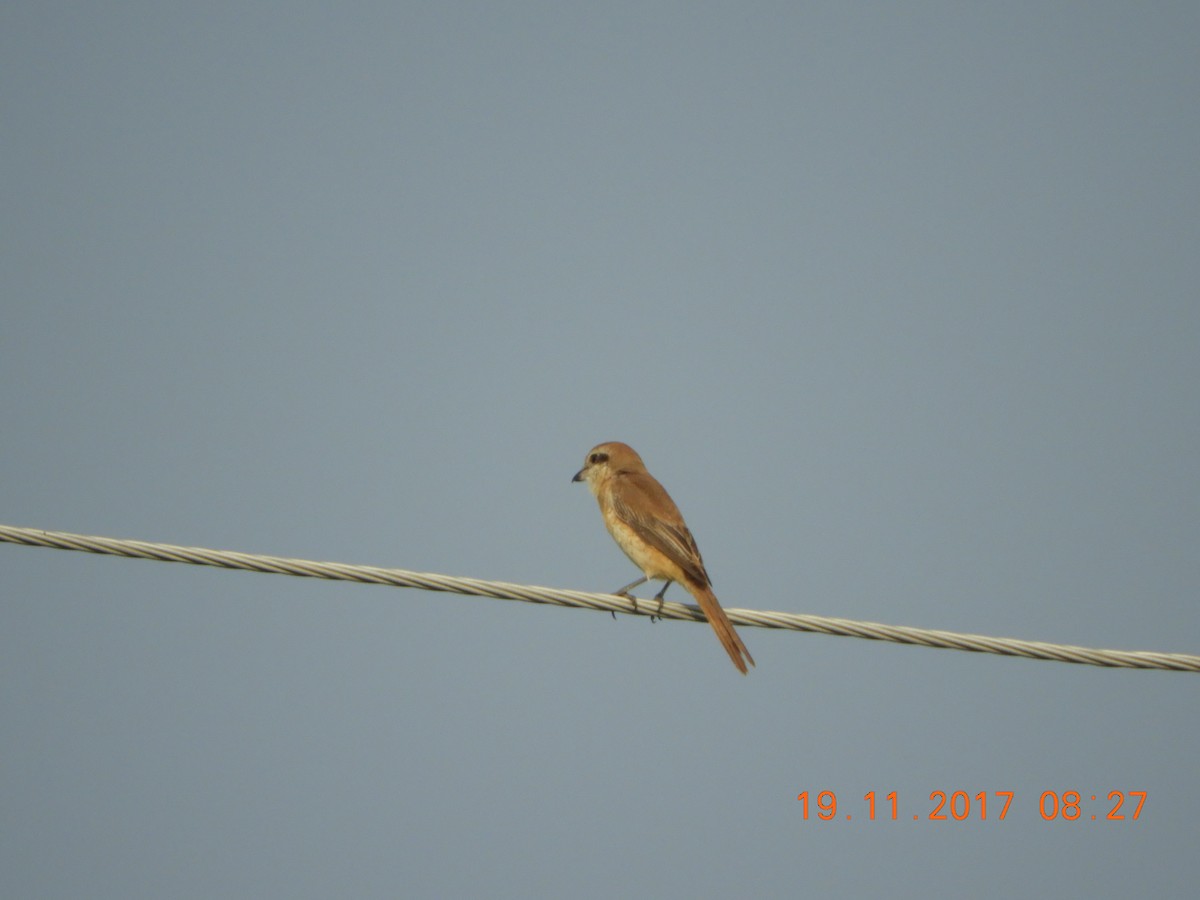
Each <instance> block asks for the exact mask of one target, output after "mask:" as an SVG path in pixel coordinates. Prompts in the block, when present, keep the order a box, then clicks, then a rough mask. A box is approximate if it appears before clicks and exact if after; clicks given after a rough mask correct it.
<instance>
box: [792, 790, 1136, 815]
mask: <svg viewBox="0 0 1200 900" xmlns="http://www.w3.org/2000/svg"><path fill="white" fill-rule="evenodd" d="M796 799H797V800H798V801H799V802H800V810H801V815H802V816H803V817H804V820H805V821H806V822H807V821H808V820H809V819H816V820H818V821H823V822H830V821H834V820H836V819H843V820H846V821H852V820H855V819H857V820H859V821H862V820H866V821H868V822H874V821H875V820H876V819H880V820H885V821H893V822H895V821H898V820H901V819H911V820H912V821H914V822H919V821H929V822H963V821H968V820H976V821H981V822H986V821H989V820H991V821H999V822H1003V821H1004V820H1005V819H1006V818H1008V817H1009V816H1010V815H1011V814H1014V813H1016V814H1020V815H1021V817H1022V818H1029V817H1032V815H1031V814H1032V813H1033V812H1034V811H1036V813H1037V814H1038V815H1039V816H1040V817H1041V818H1042V819H1043V820H1045V821H1047V822H1055V821H1059V820H1062V821H1067V822H1074V821H1088V822H1136V821H1137V820H1138V819H1139V818H1140V817H1141V815H1142V806H1143V805H1144V804H1145V802H1146V792H1145V791H1108V792H1107V793H1104V792H1098V793H1095V794H1093V793H1089V792H1083V791H1042V793H1041V795H1040V796H1039V797H1038V798H1037V801H1036V805H1034V803H1033V799H1032V795H1031V796H1030V797H1028V798H1025V797H1020V798H1018V797H1017V793H1016V792H1015V791H991V792H988V791H978V792H976V793H972V792H970V791H932V792H931V793H930V794H929V800H928V801H925V800H920V801H917V802H916V803H915V804H914V803H910V802H906V801H905V800H903V799H901V797H900V795H899V792H897V791H891V792H890V793H887V794H877V793H876V792H875V791H867V793H866V794H865V795H863V797H862V798H861V799H860V798H859V797H857V796H855V797H853V798H849V797H839V796H838V794H837V792H836V791H819V792H817V793H810V792H809V791H802V792H801V793H800V794H799V795H797V797H796ZM1027 814H1028V815H1027Z"/></svg>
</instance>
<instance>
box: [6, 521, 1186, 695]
mask: <svg viewBox="0 0 1200 900" xmlns="http://www.w3.org/2000/svg"><path fill="white" fill-rule="evenodd" d="M0 541H7V542H8V543H12V544H21V545H24V546H28V547H51V548H54V549H58V550H82V551H84V552H87V553H100V554H106V555H109V556H125V557H131V558H134V559H156V560H159V561H161V562H181V563H191V564H192V565H196V566H217V567H218V568H223V569H245V570H247V571H250V572H265V573H271V574H276V575H299V576H303V577H308V578H324V579H328V580H332V581H357V582H362V583H364V584H387V585H392V586H394V587H412V588H422V589H424V590H428V591H449V592H451V593H456V594H470V595H473V596H477V597H494V598H496V599H499V600H524V601H526V602H528V603H550V604H553V605H556V606H571V607H579V608H582V609H595V610H601V611H604V612H621V613H628V614H631V615H643V616H648V615H656V616H660V617H661V618H664V619H683V620H690V621H693V622H704V621H706V620H705V618H704V614H703V613H702V612H700V609H699V608H698V607H695V606H691V605H684V604H682V603H675V602H672V601H667V602H665V603H664V604H663V605H662V609H661V611H660V609H659V604H658V603H657V602H656V601H645V600H643V601H641V602H638V601H636V600H628V599H626V598H624V597H617V596H616V595H614V594H592V593H587V592H584V591H567V590H560V589H558V588H548V587H537V586H534V585H527V584H509V583H507V582H503V581H483V580H480V579H477V578H458V577H454V576H451V575H437V574H433V573H429V572H409V571H407V570H405V569H384V568H379V567H377V566H356V565H349V564H347V563H331V562H314V561H313V560H308V559H290V558H287V557H282V556H260V555H258V554H252V553H236V552H234V551H230V550H209V549H206V548H204V547H179V546H175V545H173V544H153V543H149V542H146V541H129V540H121V539H119V538H106V537H94V536H91V535H85V534H71V533H70V532H65V531H42V530H40V529H35V528H18V527H16V526H13V525H0ZM725 611H726V613H728V615H729V618H730V621H732V622H733V623H734V624H737V625H751V626H756V627H759V628H783V629H789V630H792V631H811V632H817V633H820V634H831V635H838V636H841V637H858V638H866V639H868V640H874V641H893V642H895V643H899V644H919V645H920V646H923V647H935V648H939V649H943V650H969V651H972V652H975V653H996V654H999V655H1001V656H1023V657H1026V658H1028V659H1048V660H1058V661H1059V662H1068V663H1080V664H1083V665H1090V666H1107V667H1115V668H1126V669H1167V670H1171V671H1175V672H1200V656H1192V655H1189V654H1185V653H1157V652H1153V651H1148V650H1097V649H1093V648H1090V647H1075V646H1071V645H1069V644H1048V643H1045V642H1043V641H1022V640H1017V639H1016V638H1000V637H988V636H987V635H981V634H959V633H956V632H952V631H933V630H930V629H926V628H913V627H910V626H907V625H884V624H881V623H879V622H859V621H855V620H852V619H835V618H830V617H828V616H812V615H800V614H796V613H784V612H766V611H758V610H750V609H726V610H725Z"/></svg>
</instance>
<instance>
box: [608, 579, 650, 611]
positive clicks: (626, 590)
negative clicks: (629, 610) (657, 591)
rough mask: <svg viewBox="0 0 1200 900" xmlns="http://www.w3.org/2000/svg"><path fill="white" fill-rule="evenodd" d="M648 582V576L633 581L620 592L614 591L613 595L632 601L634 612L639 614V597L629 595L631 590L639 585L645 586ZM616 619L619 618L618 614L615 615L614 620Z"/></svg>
mask: <svg viewBox="0 0 1200 900" xmlns="http://www.w3.org/2000/svg"><path fill="white" fill-rule="evenodd" d="M646 581H647V579H646V576H645V575H643V576H642V577H641V578H639V579H638V580H637V581H631V582H629V584H627V585H625V587H623V588H621V589H620V590H618V591H613V593H614V594H616V595H617V596H618V597H624V598H625V599H626V600H632V601H633V611H634V612H637V597H635V596H633V594H631V593H629V591H630V590H631V589H633V588H635V587H637V586H638V585H639V584H645V583H646ZM616 617H617V616H616V613H613V618H614V619H615V618H616Z"/></svg>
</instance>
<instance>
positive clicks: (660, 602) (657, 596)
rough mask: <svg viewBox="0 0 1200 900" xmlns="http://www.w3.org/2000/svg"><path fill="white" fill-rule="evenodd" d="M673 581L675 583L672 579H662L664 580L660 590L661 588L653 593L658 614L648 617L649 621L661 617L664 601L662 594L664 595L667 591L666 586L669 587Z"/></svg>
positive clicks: (655, 620) (654, 620)
mask: <svg viewBox="0 0 1200 900" xmlns="http://www.w3.org/2000/svg"><path fill="white" fill-rule="evenodd" d="M674 583H675V582H673V581H664V582H663V586H662V590H661V591H659V592H658V593H657V594H655V595H654V599H655V600H657V601H658V615H656V616H651V617H650V621H651V622H657V621H658V620H659V619H661V618H662V611H663V604H664V603H665V602H666V601H665V600H664V599H663V596H664V595H665V594H666V593H667V588H669V587H670V586H671V585H673V584H674Z"/></svg>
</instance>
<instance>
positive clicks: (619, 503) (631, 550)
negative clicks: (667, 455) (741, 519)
mask: <svg viewBox="0 0 1200 900" xmlns="http://www.w3.org/2000/svg"><path fill="white" fill-rule="evenodd" d="M572 481H586V482H587V486H588V488H590V489H591V492H592V493H593V494H594V495H595V497H596V501H597V502H598V503H599V504H600V513H601V514H602V515H603V516H604V525H605V527H607V528H608V533H609V534H611V535H612V537H613V540H615V541H616V542H617V546H618V547H620V548H621V549H622V550H623V551H625V555H626V556H628V557H629V558H630V559H631V560H632V561H633V564H634V565H635V566H637V567H638V568H639V569H641V570H642V573H643V574H644V575H645V576H646V577H645V578H642V579H640V580H639V581H635V582H634V583H633V584H631V585H628V586H627V587H625V588H622V589H621V591H618V592H617V593H624V592H625V591H627V590H629V588H632V587H636V586H637V585H639V584H641V583H642V582H643V581H647V580H650V581H653V580H658V579H662V580H663V581H665V582H666V584H664V585H663V589H662V590H661V591H659V593H658V595H657V599H659V600H661V599H662V596H663V594H665V593H666V590H667V588H668V587H670V585H671V583H672V582H674V581H678V582H679V583H680V584H681V585H683V586H684V588H685V589H686V590H687V592H688V593H689V594H691V595H692V596H693V597H695V598H696V602H697V603H698V604H700V609H701V611H703V613H704V616H705V618H707V619H708V624H710V625H711V626H712V629H713V631H715V632H716V633H717V638H718V639H720V641H721V644H722V646H724V647H725V651H726V652H727V653H728V654H729V658H730V659H732V660H733V664H734V665H735V666H737V667H738V670H739V671H740V672H741V673H742V674H743V675H745V674H746V672H747V669H746V664H747V663H749V664H750V665H754V658H753V657H752V656H751V655H750V651H749V650H747V649H746V645H745V644H743V643H742V639H741V637H739V636H738V633H737V632H736V631H735V630H734V628H733V623H732V622H730V621H729V617H728V616H727V615H725V610H723V609H722V608H721V604H720V603H719V602H717V595H716V594H714V593H713V591H712V581H711V580H710V579H709V577H708V572H707V571H705V569H704V560H703V559H701V558H700V550H699V549H698V548H697V547H696V540H695V538H693V537H692V533H691V532H690V531H689V530H688V527H687V523H685V522H684V521H683V516H682V515H681V514H680V512H679V507H677V506H676V505H675V502H674V501H673V500H672V499H671V496H670V495H669V494H668V493H667V492H666V490H665V489H664V488H663V486H662V485H661V484H659V483H658V481H657V480H655V478H654V476H653V475H651V474H650V473H649V472H647V471H646V466H645V464H644V463H643V462H642V458H641V457H640V456H638V455H637V452H636V451H635V450H634V449H633V448H632V447H630V446H629V445H628V444H622V443H619V442H617V441H612V442H609V443H605V444H597V445H596V446H595V447H593V448H592V449H591V450H590V451H588V455H587V458H586V459H585V460H584V465H583V468H582V469H580V470H579V471H578V472H576V473H575V477H574V478H573V479H572Z"/></svg>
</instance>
